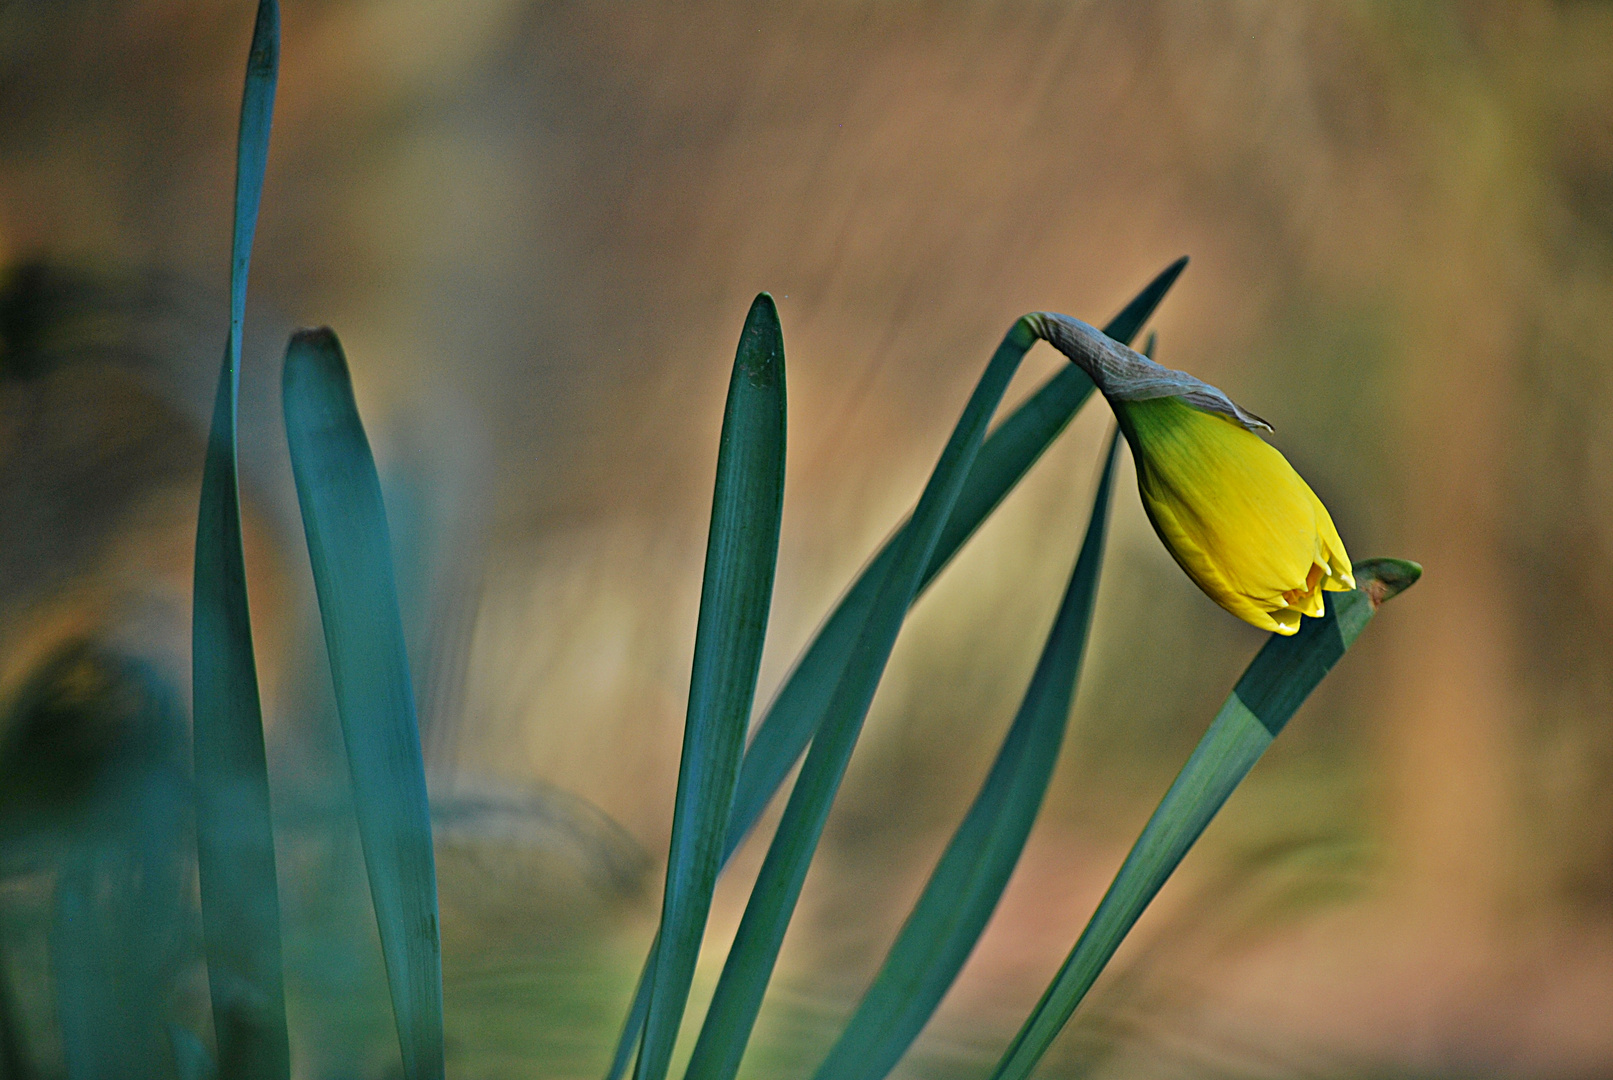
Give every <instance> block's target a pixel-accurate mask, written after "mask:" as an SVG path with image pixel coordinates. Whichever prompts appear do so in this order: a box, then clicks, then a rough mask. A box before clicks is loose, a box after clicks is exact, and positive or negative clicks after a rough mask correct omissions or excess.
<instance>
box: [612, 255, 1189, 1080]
mask: <svg viewBox="0 0 1613 1080" xmlns="http://www.w3.org/2000/svg"><path fill="white" fill-rule="evenodd" d="M1186 266H1187V259H1186V257H1185V256H1184V257H1183V258H1180V259H1177V260H1176V261H1175V262H1174V263H1172V264H1171V265H1169V266H1167V267H1166V268H1165V269H1164V270H1162V271H1160V273H1159V274H1158V275H1157V276H1156V277H1155V278H1154V280H1153V281H1151V282H1149V283H1148V285H1147V286H1146V287H1145V288H1144V289H1143V290H1142V291H1141V292H1140V293H1138V294H1137V295H1136V296H1135V297H1134V298H1132V300H1131V302H1130V303H1128V304H1127V305H1126V306H1125V307H1124V308H1123V309H1121V311H1120V313H1119V314H1118V315H1116V316H1115V317H1114V318H1113V319H1111V320H1109V323H1108V325H1106V326H1105V327H1104V333H1106V334H1109V335H1110V336H1112V337H1114V338H1115V339H1116V340H1118V341H1123V342H1130V341H1131V339H1132V338H1133V337H1135V336H1136V334H1137V331H1138V330H1139V329H1140V328H1141V327H1142V324H1143V323H1145V322H1147V321H1148V317H1149V316H1150V315H1152V314H1153V313H1154V309H1155V308H1156V307H1158V306H1159V302H1160V300H1162V299H1164V296H1165V294H1166V293H1167V292H1168V291H1169V290H1170V287H1171V286H1172V285H1173V284H1175V282H1176V279H1177V278H1178V277H1179V276H1181V273H1182V270H1183V269H1184V268H1185V267H1186ZM1092 389H1093V386H1092V380H1091V379H1089V378H1087V376H1086V373H1085V372H1083V371H1082V370H1081V369H1080V368H1078V367H1076V366H1075V365H1074V364H1068V365H1065V366H1064V367H1062V368H1060V369H1059V373H1058V374H1057V375H1054V376H1053V377H1052V378H1050V379H1048V380H1047V381H1046V382H1045V383H1043V384H1042V386H1041V388H1040V389H1038V390H1037V391H1036V392H1035V393H1034V394H1032V395H1031V396H1030V398H1028V399H1027V400H1026V401H1025V402H1024V404H1022V405H1020V406H1019V408H1017V409H1015V410H1014V412H1013V413H1011V414H1010V415H1009V417H1008V418H1007V419H1006V420H1004V421H1003V422H1002V423H1001V424H1000V425H999V426H998V427H997V429H996V430H995V431H993V432H992V433H991V435H990V436H989V437H988V438H987V439H986V441H985V444H984V445H982V446H981V448H980V453H979V454H978V455H977V456H976V458H975V462H974V465H973V467H972V468H970V470H969V477H968V479H967V480H965V481H964V485H963V490H962V491H960V492H959V493H958V500H957V502H956V503H955V504H954V505H953V508H952V515H951V517H950V518H948V519H947V523H946V526H945V527H944V528H943V529H942V530H941V537H940V539H939V540H938V541H937V542H936V546H935V552H934V554H932V555H931V557H930V563H929V565H928V566H927V567H926V568H925V571H924V577H923V579H922V580H921V582H920V584H919V591H920V592H922V591H923V590H924V589H925V588H927V587H928V586H929V584H930V582H932V581H934V580H935V577H936V575H938V574H939V573H940V572H941V571H942V570H943V569H945V568H946V566H947V564H948V563H949V562H951V560H952V557H953V556H954V555H956V554H957V552H958V549H959V548H961V547H962V546H963V544H964V542H965V541H967V540H968V539H969V537H971V536H973V535H974V531H975V530H976V529H977V528H979V527H980V523H981V522H982V521H984V520H985V519H986V518H987V517H988V516H990V514H991V512H992V511H993V510H995V509H996V508H997V504H998V503H1000V502H1002V500H1003V499H1004V498H1005V497H1006V496H1007V494H1008V493H1009V492H1010V491H1011V490H1013V488H1014V485H1016V484H1018V483H1019V481H1020V478H1021V477H1023V476H1024V475H1025V473H1026V472H1027V471H1029V469H1030V467H1031V466H1032V465H1034V464H1035V463H1036V460H1037V459H1038V458H1039V457H1041V455H1042V451H1044V450H1046V449H1047V447H1048V445H1049V444H1050V443H1052V441H1053V440H1054V439H1055V438H1057V437H1058V435H1059V433H1060V432H1061V431H1063V430H1064V428H1065V425H1067V424H1068V423H1069V422H1070V418H1071V417H1073V416H1074V415H1075V413H1076V411H1077V410H1078V409H1080V407H1081V406H1082V405H1083V404H1084V403H1085V402H1086V400H1087V398H1088V397H1089V396H1090V395H1091V393H1092ZM905 531H906V523H905V522H904V523H903V524H902V525H901V526H899V527H898V528H897V530H896V531H895V532H894V533H893V534H892V535H891V537H890V539H889V540H887V541H886V542H885V544H884V546H883V547H881V548H880V550H879V551H878V553H876V554H875V555H874V557H873V558H872V559H871V560H869V562H868V564H867V565H866V566H865V567H864V568H863V570H862V572H861V573H860V574H859V575H858V576H857V579H856V580H855V581H854V582H853V583H852V585H851V588H850V589H848V590H847V591H846V593H845V595H844V596H843V597H842V598H841V599H840V602H839V603H838V604H837V605H836V606H835V609H834V611H833V612H831V613H830V615H829V617H828V619H826V620H825V621H824V623H823V625H822V626H821V627H819V629H818V632H817V634H816V635H814V636H813V639H812V641H811V643H810V644H809V645H807V647H806V650H805V651H804V652H802V654H801V656H800V658H799V659H798V660H797V661H796V663H795V667H794V668H793V669H792V670H791V671H790V674H789V675H788V676H787V677H786V678H785V680H784V684H783V685H782V687H781V688H780V689H779V691H778V693H777V695H776V696H775V697H774V698H773V701H772V703H771V704H770V705H769V706H768V707H767V709H766V711H765V713H764V715H763V717H762V719H761V721H760V722H759V723H757V725H756V730H755V731H754V733H753V734H752V736H751V741H750V745H749V746H747V747H746V749H745V757H744V760H743V761H742V762H741V764H740V770H739V784H738V787H737V789H736V790H735V793H734V806H733V810H732V812H731V813H730V815H729V821H728V840H727V843H726V844H725V845H724V849H723V862H724V863H725V864H726V863H727V861H728V859H729V857H730V856H732V855H733V853H734V852H735V851H736V850H737V849H738V848H739V845H740V844H741V843H743V842H744V839H745V837H746V836H747V835H748V834H749V833H750V830H751V829H752V828H753V827H754V826H755V825H756V822H757V820H758V819H759V818H760V817H761V816H762V812H763V811H764V810H766V809H767V804H768V803H769V802H771V801H772V799H773V796H774V795H776V794H777V793H778V789H779V788H780V786H782V785H783V783H784V778H785V777H786V776H788V775H789V773H790V770H791V769H793V768H795V763H796V762H797V761H799V760H800V758H801V754H802V752H803V751H804V750H805V749H806V746H807V743H809V742H811V741H812V735H813V733H814V732H815V731H817V729H818V724H819V722H820V721H821V720H822V718H823V712H824V709H825V707H826V706H827V705H828V703H829V695H830V694H831V693H833V691H834V687H835V684H836V682H837V681H838V680H839V677H840V673H841V671H842V670H844V668H845V666H846V660H847V658H848V657H849V656H850V654H851V647H852V645H853V644H854V643H855V642H856V640H857V633H858V631H860V630H861V629H862V625H863V623H864V622H865V621H867V618H868V609H869V607H870V605H871V604H872V603H873V600H874V593H875V592H876V590H877V589H878V588H879V583H880V582H881V581H883V580H884V579H885V573H886V571H887V570H889V569H890V562H891V559H892V558H893V557H894V555H895V553H896V547H897V542H898V540H900V539H901V537H902V536H903V535H904V533H905ZM656 950H657V945H656V944H655V943H652V944H651V945H650V953H649V956H648V957H646V959H645V961H644V964H645V970H644V973H643V974H641V975H640V977H639V983H638V987H637V989H636V990H635V991H634V995H633V1004H632V1006H631V1008H630V1010H629V1012H628V1014H627V1020H626V1022H625V1023H624V1024H623V1025H622V1033H621V1036H620V1037H619V1038H618V1040H617V1043H616V1053H615V1055H614V1057H613V1058H612V1060H611V1066H610V1070H609V1071H608V1072H607V1074H606V1080H621V1077H622V1076H623V1074H624V1073H625V1072H626V1071H627V1066H628V1062H629V1061H631V1060H632V1054H633V1045H634V1042H635V1041H636V1040H637V1038H638V1036H639V1032H640V1030H641V1029H642V1028H643V1025H644V1015H645V1012H646V1011H647V1010H648V1008H649V981H648V978H647V976H648V972H649V970H650V969H651V968H652V967H653V966H654V964H655V954H656Z"/></svg>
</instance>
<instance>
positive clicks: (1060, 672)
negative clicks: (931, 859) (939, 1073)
mask: <svg viewBox="0 0 1613 1080" xmlns="http://www.w3.org/2000/svg"><path fill="white" fill-rule="evenodd" d="M1118 449H1119V446H1118V434H1117V435H1113V436H1111V437H1110V439H1109V449H1108V451H1107V453H1106V454H1105V456H1104V466H1103V476H1102V478H1101V479H1100V480H1099V481H1098V490H1097V494H1096V495H1095V496H1094V498H1093V503H1092V515H1091V517H1090V519H1089V521H1088V524H1087V534H1086V539H1085V540H1083V541H1082V543H1081V554H1080V556H1079V557H1078V558H1077V559H1076V563H1075V570H1074V572H1073V573H1072V574H1071V575H1070V584H1069V587H1068V588H1067V589H1066V590H1065V593H1064V600H1063V602H1062V603H1061V604H1060V606H1059V611H1058V615H1057V617H1056V618H1055V619H1054V622H1053V629H1052V630H1051V631H1050V632H1049V633H1048V636H1047V644H1046V646H1045V647H1044V648H1043V649H1042V657H1041V660H1039V661H1038V662H1037V665H1036V671H1035V673H1034V674H1033V675H1032V676H1031V682H1030V686H1029V688H1028V689H1027V690H1026V691H1025V699H1024V701H1023V703H1022V704H1021V705H1020V707H1019V713H1018V715H1016V716H1015V717H1014V723H1013V726H1012V727H1010V728H1009V729H1008V734H1007V736H1005V737H1004V739H1003V745H1002V749H1001V750H1000V751H998V754H997V760H996V761H995V762H993V763H992V766H991V771H990V772H989V773H988V774H987V776H986V780H985V783H984V784H982V785H981V788H980V794H979V795H977V796H976V797H975V801H974V805H972V806H971V807H970V808H969V813H968V814H967V815H966V816H965V817H964V819H963V823H962V824H961V825H959V826H958V829H957V832H955V833H954V834H953V836H952V840H951V842H950V843H948V845H947V849H946V851H945V852H944V853H943V854H942V855H941V859H940V861H939V862H938V863H936V867H935V872H934V873H933V874H931V875H930V881H929V884H927V885H926V886H925V887H924V892H923V894H922V895H920V897H919V899H918V903H916V904H915V905H914V906H913V911H912V913H911V914H910V915H908V917H907V922H906V923H905V924H904V925H903V926H902V931H901V933H900V934H899V935H897V938H896V943H895V944H894V945H892V946H891V950H890V953H889V954H888V955H887V956H886V957H885V963H884V965H883V966H882V967H881V968H880V970H879V973H878V975H876V976H875V977H874V981H873V984H872V985H871V986H870V987H869V988H868V993H867V994H865V995H864V996H863V999H862V1002H861V1003H860V1004H859V1005H858V1006H857V1011H856V1012H855V1013H853V1014H852V1017H851V1020H850V1021H849V1022H848V1023H847V1025H846V1028H845V1030H844V1031H842V1032H841V1034H840V1038H839V1039H838V1040H837V1041H836V1042H835V1045H834V1047H833V1048H832V1049H831V1050H830V1051H829V1055H828V1057H827V1058H825V1059H824V1062H823V1064H822V1065H820V1066H819V1067H818V1071H817V1080H882V1078H883V1077H884V1076H885V1075H886V1074H887V1073H889V1072H890V1070H891V1068H892V1067H894V1066H895V1064H896V1062H897V1061H898V1060H900V1059H901V1056H902V1055H903V1054H904V1053H906V1052H907V1048H908V1047H909V1046H911V1045H912V1043H913V1040H914V1039H916V1038H917V1037H918V1034H919V1032H920V1031H921V1030H923V1028H924V1025H925V1024H926V1023H928V1022H929V1019H930V1016H931V1015H932V1014H933V1013H934V1012H935V1008H936V1006H937V1005H939V1004H940V1003H941V998H942V997H944V996H945V994H946V992H947V989H948V988H949V987H950V986H951V985H952V982H953V980H954V979H956V978H957V977H958V972H959V971H960V970H961V969H962V968H963V965H964V962H965V961H966V960H968V958H969V954H970V953H971V952H973V951H974V947H975V943H976V942H977V941H979V940H980V935H981V933H982V932H983V931H984V930H985V928H986V923H987V922H988V921H990V919H991V913H992V912H993V911H995V910H996V909H997V901H998V900H1000V899H1001V898H1002V894H1003V889H1004V888H1006V887H1007V885H1008V879H1009V877H1010V876H1011V875H1012V874H1013V872H1014V867H1015V865H1016V864H1017V863H1018V862H1019V856H1020V852H1022V851H1023V850H1024V848H1025V840H1026V838H1027V837H1028V836H1029V835H1030V831H1031V825H1032V824H1033V823H1034V822H1035V821H1036V815H1037V812H1038V811H1039V810H1040V809H1041V806H1042V798H1043V796H1044V795H1046V794H1047V784H1048V781H1049V780H1050V779H1051V778H1052V776H1053V765H1054V763H1055V762H1056V761H1057V760H1058V753H1059V746H1060V744H1061V743H1062V742H1063V740H1064V728H1065V724H1066V721H1067V720H1068V718H1069V715H1070V702H1071V700H1072V699H1073V698H1074V696H1075V683H1076V677H1077V674H1078V673H1079V671H1080V668H1081V657H1082V655H1083V654H1084V653H1085V651H1086V642H1087V631H1088V629H1089V628H1090V627H1091V625H1092V606H1093V602H1094V601H1095V600H1096V599H1097V594H1098V574H1099V570H1100V569H1101V567H1102V565H1103V541H1104V536H1105V535H1106V533H1107V527H1108V521H1109V503H1110V498H1109V496H1110V491H1111V490H1112V488H1113V480H1114V469H1115V460H1116V458H1117V457H1118Z"/></svg>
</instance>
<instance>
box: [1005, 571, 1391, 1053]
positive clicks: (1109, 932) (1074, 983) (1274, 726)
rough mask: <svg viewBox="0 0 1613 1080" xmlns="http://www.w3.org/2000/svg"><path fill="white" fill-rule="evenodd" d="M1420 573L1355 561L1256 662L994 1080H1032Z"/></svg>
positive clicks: (1150, 821) (1157, 812)
mask: <svg viewBox="0 0 1613 1080" xmlns="http://www.w3.org/2000/svg"><path fill="white" fill-rule="evenodd" d="M1421 574H1422V568H1421V567H1419V566H1417V564H1416V563H1408V562H1403V561H1401V560H1398V559H1369V560H1367V561H1365V562H1359V563H1356V564H1355V578H1356V581H1357V582H1358V583H1359V585H1360V587H1359V588H1358V589H1356V590H1353V591H1351V592H1330V593H1326V594H1324V595H1325V599H1326V603H1327V613H1326V614H1325V615H1324V616H1323V617H1322V618H1320V619H1305V620H1304V621H1303V624H1302V625H1301V626H1300V630H1299V633H1297V634H1295V635H1294V636H1293V637H1282V636H1279V635H1277V634H1273V635H1272V636H1271V638H1270V639H1269V640H1268V641H1267V642H1266V644H1265V645H1264V646H1263V647H1262V648H1261V650H1260V652H1259V653H1257V654H1256V655H1255V658H1254V660H1253V661H1252V662H1251V663H1250V664H1249V667H1248V670H1246V671H1245V672H1244V673H1243V678H1241V679H1239V680H1238V685H1237V686H1236V687H1234V688H1233V691H1232V694H1231V696H1230V697H1228V698H1227V700H1226V704H1224V705H1222V706H1221V711H1220V712H1218V713H1217V714H1216V716H1215V720H1214V722H1212V723H1211V724H1210V729H1209V731H1207V732H1205V734H1204V738H1203V739H1201V740H1200V741H1199V745H1198V747H1197V749H1195V750H1194V751H1193V756H1192V757H1190V758H1188V761H1187V764H1186V765H1184V766H1183V767H1182V771H1181V773H1180V774H1178V775H1177V777H1176V780H1175V781H1174V782H1173V783H1172V784H1171V786H1170V789H1169V790H1168V791H1166V793H1165V797H1164V799H1162V800H1161V801H1160V804H1159V807H1158V809H1156V810H1155V811H1154V814H1153V816H1152V817H1150V818H1149V819H1148V824H1147V825H1146V826H1144V827H1143V831H1142V835H1141V836H1140V837H1138V838H1137V843H1136V844H1135V845H1134V846H1133V847H1132V849H1131V853H1130V854H1128V855H1127V856H1126V861H1125V862H1124V863H1122V864H1121V866H1120V872H1119V873H1117V874H1116V875H1115V879H1114V882H1113V883H1112V884H1111V885H1110V886H1109V891H1108V892H1107V893H1105V894H1104V897H1103V900H1102V901H1101V902H1100V903H1099V904H1098V910H1097V911H1096V912H1095V913H1094V914H1093V916H1092V920H1091V921H1090V922H1089V923H1087V927H1086V929H1085V930H1083V931H1082V932H1081V936H1080V938H1079V939H1077V941H1076V943H1075V948H1074V949H1072V950H1071V952H1070V955H1069V957H1068V958H1067V959H1066V960H1065V961H1064V966H1063V967H1062V968H1060V969H1059V973H1058V974H1057V975H1056V976H1054V978H1053V982H1052V984H1051V985H1049V986H1048V988H1047V990H1046V992H1045V993H1043V995H1042V1000H1041V1001H1040V1002H1038V1003H1037V1005H1036V1008H1035V1009H1034V1010H1033V1011H1032V1013H1031V1015H1030V1017H1029V1018H1028V1019H1027V1020H1026V1021H1025V1025H1024V1027H1022V1028H1020V1031H1019V1034H1018V1035H1016V1036H1015V1037H1014V1041H1013V1042H1012V1043H1010V1044H1009V1047H1008V1050H1007V1052H1006V1053H1004V1055H1003V1058H1002V1060H1001V1061H1000V1062H999V1063H998V1064H997V1068H996V1070H995V1071H994V1072H993V1073H992V1080H1025V1078H1026V1077H1028V1076H1029V1075H1030V1073H1031V1070H1032V1069H1034V1068H1035V1067H1036V1063H1037V1062H1038V1061H1040V1060H1041V1058H1042V1055H1043V1054H1044V1053H1046V1052H1047V1048H1048V1047H1049V1046H1051V1045H1052V1043H1053V1040H1054V1038H1056V1037H1057V1036H1058V1033H1059V1032H1060V1031H1061V1030H1063V1028H1064V1025H1065V1023H1066V1022H1067V1021H1068V1020H1069V1019H1070V1016H1071V1014H1073V1013H1074V1012H1075V1007H1076V1006H1077V1005H1079V1004H1080V1003H1081V999H1082V998H1083V997H1085V996H1086V993H1087V991H1088V990H1090V989H1091V988H1092V984H1093V983H1094V982H1095V981H1096V980H1097V978H1098V975H1099V973H1100V972H1102V971H1103V969H1104V966H1105V965H1106V964H1108V962H1109V960H1110V958H1111V957H1113V956H1114V954H1115V950H1116V949H1118V948H1119V947H1120V942H1121V941H1122V940H1123V939H1124V938H1125V936H1126V934H1127V933H1128V932H1129V931H1130V930H1131V928H1132V926H1133V925H1135V924H1136V922H1137V919H1138V918H1139V917H1140V916H1141V915H1142V913H1143V909H1145V908H1146V907H1147V906H1148V903H1149V901H1150V900H1152V899H1153V898H1154V895H1155V894H1156V893H1158V892H1159V890H1160V887H1161V886H1163V885H1164V884H1165V880H1166V879H1167V878H1169V877H1170V875H1171V873H1172V871H1174V870H1175V869H1176V867H1177V865H1178V864H1179V863H1180V862H1181V861H1182V858H1183V856H1185V855H1186V854H1187V851H1188V849H1189V848H1190V847H1192V846H1193V842H1194V841H1195V840H1197V839H1198V838H1199V834H1200V833H1202V832H1203V831H1204V828H1205V826H1207V825H1208V824H1209V823H1210V819H1211V818H1213V817H1214V816H1215V814H1216V812H1217V811H1218V810H1220V809H1221V805H1222V804H1223V803H1225V802H1226V801H1227V798H1228V796H1230V795H1231V794H1232V791H1233V789H1234V788H1236V787H1237V786H1238V784H1239V783H1240V782H1241V781H1242V780H1243V778H1244V777H1245V776H1247V775H1248V773H1249V770H1250V769H1252V768H1253V767H1254V764H1255V762H1256V761H1258V760H1259V759H1260V755H1261V754H1263V753H1264V752H1265V750H1266V747H1268V746H1270V745H1271V743H1272V740H1273V739H1275V738H1276V737H1277V735H1278V733H1279V732H1281V731H1282V729H1283V726H1284V725H1285V724H1287V723H1288V720H1289V718H1290V717H1292V716H1293V715H1294V712H1295V710H1296V709H1298V708H1299V706H1300V705H1301V704H1302V703H1303V702H1304V701H1305V699H1306V698H1307V697H1309V696H1310V693H1311V691H1312V690H1314V689H1316V686H1317V684H1318V683H1320V682H1321V681H1322V678H1323V676H1325V675H1326V674H1327V673H1328V671H1330V670H1331V669H1332V667H1333V665H1334V664H1336V663H1337V662H1338V661H1339V658H1340V657H1342V656H1343V655H1344V652H1345V650H1346V649H1348V648H1349V647H1350V646H1351V645H1352V644H1353V643H1354V642H1355V639H1356V638H1357V637H1358V636H1359V635H1360V633H1361V631H1362V629H1363V628H1365V626H1366V624H1367V622H1368V621H1369V620H1370V619H1371V618H1372V616H1373V614H1374V613H1375V612H1376V610H1377V607H1378V605H1379V604H1380V603H1382V602H1383V601H1384V600H1387V599H1389V598H1390V597H1392V596H1394V595H1396V594H1398V593H1400V592H1402V591H1403V590H1405V589H1406V588H1407V587H1409V586H1410V585H1411V584H1412V583H1414V582H1415V581H1416V580H1417V578H1418V577H1419V576H1420V575H1421Z"/></svg>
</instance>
